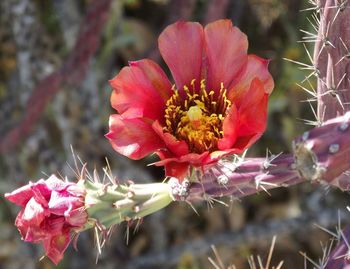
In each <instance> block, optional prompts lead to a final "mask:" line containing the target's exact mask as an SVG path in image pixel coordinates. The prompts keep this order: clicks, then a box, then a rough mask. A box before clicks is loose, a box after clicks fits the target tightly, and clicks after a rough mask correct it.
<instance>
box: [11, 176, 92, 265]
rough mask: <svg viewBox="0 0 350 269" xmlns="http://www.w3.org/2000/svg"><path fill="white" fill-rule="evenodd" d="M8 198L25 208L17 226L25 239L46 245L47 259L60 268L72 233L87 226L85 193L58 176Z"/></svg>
mask: <svg viewBox="0 0 350 269" xmlns="http://www.w3.org/2000/svg"><path fill="white" fill-rule="evenodd" d="M5 197H6V198H7V199H8V200H9V201H11V202H13V203H15V204H16V205H19V206H21V207H22V209H21V210H20V212H19V213H18V215H17V218H16V222H15V224H16V226H17V228H18V230H19V232H20V233H21V235H22V239H23V240H24V241H27V242H32V243H43V246H44V249H45V253H46V255H47V256H48V257H49V258H50V259H51V260H52V261H53V262H54V263H55V264H56V265H57V264H58V262H59V261H60V260H61V259H62V258H63V253H64V251H65V250H66V248H67V247H68V245H69V243H70V241H71V234H72V232H73V231H77V230H79V229H81V228H82V227H83V226H84V225H85V223H86V222H87V213H86V211H85V209H84V199H85V191H84V189H83V188H82V187H80V186H78V185H77V184H75V183H72V182H65V181H62V180H60V179H58V178H57V177H56V176H54V175H52V176H50V177H49V178H48V179H47V180H43V179H41V180H39V181H38V182H36V183H32V182H29V184H27V185H25V186H23V187H21V188H19V189H17V190H14V191H13V192H11V193H7V194H5Z"/></svg>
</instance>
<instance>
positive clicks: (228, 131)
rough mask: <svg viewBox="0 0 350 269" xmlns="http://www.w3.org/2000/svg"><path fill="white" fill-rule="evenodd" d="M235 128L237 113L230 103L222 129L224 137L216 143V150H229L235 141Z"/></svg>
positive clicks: (236, 125) (233, 105)
mask: <svg viewBox="0 0 350 269" xmlns="http://www.w3.org/2000/svg"><path fill="white" fill-rule="evenodd" d="M237 127H238V113H237V108H236V106H235V104H234V103H232V105H231V107H230V109H229V111H228V114H227V115H226V117H225V119H224V122H223V126H222V129H223V131H224V137H223V138H221V139H220V140H219V141H218V148H219V149H220V150H224V149H230V148H232V146H233V145H234V143H235V142H236V139H237Z"/></svg>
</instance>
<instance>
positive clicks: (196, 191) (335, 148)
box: [178, 112, 350, 201]
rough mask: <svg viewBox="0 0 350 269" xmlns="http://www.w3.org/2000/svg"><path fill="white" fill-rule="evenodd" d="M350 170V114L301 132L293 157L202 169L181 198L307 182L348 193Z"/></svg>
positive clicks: (237, 193)
mask: <svg viewBox="0 0 350 269" xmlns="http://www.w3.org/2000/svg"><path fill="white" fill-rule="evenodd" d="M349 170H350V112H348V113H346V114H345V115H344V116H341V117H338V118H335V119H332V120H329V121H327V122H325V123H324V125H323V126H321V127H318V128H314V129H312V130H311V131H309V132H306V133H304V134H303V135H302V136H301V137H300V138H298V139H296V140H295V141H294V154H291V155H289V154H282V155H279V156H271V157H269V158H247V159H240V158H236V159H235V160H233V161H232V160H222V161H220V162H219V163H217V164H215V165H212V166H207V167H204V168H203V172H202V174H200V176H199V180H198V181H197V182H193V181H192V182H191V183H190V184H188V191H183V195H185V196H186V197H185V199H187V200H191V201H193V200H199V199H207V198H210V197H222V196H229V195H231V196H233V197H242V196H246V195H250V194H253V193H256V192H259V191H261V190H264V191H267V190H268V189H271V188H276V187H288V186H291V185H294V184H297V183H300V182H303V181H306V180H309V181H313V182H327V183H329V184H331V185H334V186H336V187H338V188H341V189H342V190H348V189H350V174H349V173H348V172H347V171H349ZM189 181H190V180H189ZM180 198H181V199H178V200H183V199H184V197H183V196H182V197H180Z"/></svg>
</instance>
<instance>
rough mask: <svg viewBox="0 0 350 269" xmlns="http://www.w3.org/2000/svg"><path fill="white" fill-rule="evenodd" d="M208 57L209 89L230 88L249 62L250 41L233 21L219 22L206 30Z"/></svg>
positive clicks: (211, 24) (210, 24)
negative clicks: (222, 85)
mask: <svg viewBox="0 0 350 269" xmlns="http://www.w3.org/2000/svg"><path fill="white" fill-rule="evenodd" d="M204 36H205V44H206V47H205V49H206V55H207V61H208V62H207V64H208V67H207V89H208V90H218V89H220V84H221V82H223V83H224V86H225V87H226V88H228V87H229V86H230V85H231V82H232V80H233V79H235V77H236V76H238V75H239V74H240V72H241V69H242V68H243V67H244V66H245V65H246V62H247V49H248V40H247V37H246V35H245V34H243V33H242V32H241V31H240V30H239V29H238V28H237V27H233V25H232V22H231V20H218V21H215V22H212V23H209V24H208V25H207V26H206V27H205V28H204Z"/></svg>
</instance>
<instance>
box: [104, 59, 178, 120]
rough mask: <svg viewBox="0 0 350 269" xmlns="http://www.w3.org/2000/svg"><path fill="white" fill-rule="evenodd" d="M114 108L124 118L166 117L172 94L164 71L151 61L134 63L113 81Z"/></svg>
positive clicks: (112, 100) (112, 97)
mask: <svg viewBox="0 0 350 269" xmlns="http://www.w3.org/2000/svg"><path fill="white" fill-rule="evenodd" d="M110 84H111V86H112V88H113V92H112V96H111V104H112V107H113V108H115V109H116V110H118V112H119V113H120V114H123V117H124V118H136V117H145V118H150V119H153V120H155V119H163V118H164V117H163V112H164V108H165V102H166V100H168V99H169V97H170V96H171V94H172V91H171V84H170V82H169V80H168V78H167V77H166V75H165V73H164V72H163V70H162V69H161V68H160V67H159V66H158V64H156V63H155V62H153V61H151V60H147V59H145V60H141V61H137V62H131V63H130V66H129V67H124V68H123V69H122V70H121V71H120V72H119V74H118V75H117V76H115V77H114V78H113V79H112V80H110Z"/></svg>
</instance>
